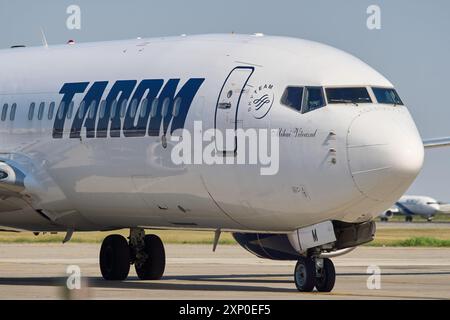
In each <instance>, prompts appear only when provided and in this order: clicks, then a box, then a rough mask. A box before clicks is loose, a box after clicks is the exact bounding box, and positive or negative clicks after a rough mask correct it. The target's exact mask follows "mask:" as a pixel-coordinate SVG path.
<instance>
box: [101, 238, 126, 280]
mask: <svg viewBox="0 0 450 320" xmlns="http://www.w3.org/2000/svg"><path fill="white" fill-rule="evenodd" d="M100 270H101V272H102V276H103V278H104V279H105V280H125V279H126V278H127V277H128V273H129V272H130V247H129V245H128V242H127V240H126V239H125V238H124V237H122V236H121V235H117V234H115V235H110V236H107V237H106V238H105V240H103V243H102V247H101V249H100Z"/></svg>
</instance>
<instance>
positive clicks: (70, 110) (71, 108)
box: [67, 101, 75, 119]
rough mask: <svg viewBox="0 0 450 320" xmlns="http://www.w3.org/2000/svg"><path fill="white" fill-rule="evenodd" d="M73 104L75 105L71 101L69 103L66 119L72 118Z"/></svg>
mask: <svg viewBox="0 0 450 320" xmlns="http://www.w3.org/2000/svg"><path fill="white" fill-rule="evenodd" d="M74 105H75V102H73V101H71V102H70V103H69V110H67V119H72V115H73V106H74Z"/></svg>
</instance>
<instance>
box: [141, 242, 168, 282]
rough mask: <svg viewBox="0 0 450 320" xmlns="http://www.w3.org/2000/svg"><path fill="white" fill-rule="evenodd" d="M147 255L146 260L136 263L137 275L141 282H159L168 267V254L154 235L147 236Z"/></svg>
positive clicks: (145, 249)
mask: <svg viewBox="0 0 450 320" xmlns="http://www.w3.org/2000/svg"><path fill="white" fill-rule="evenodd" d="M144 242H145V248H144V251H145V254H146V259H145V260H144V261H141V262H137V263H135V265H134V267H135V269H136V273H137V275H138V277H139V279H141V280H159V279H161V278H162V276H163V274H164V269H165V267H166V253H165V250H164V245H163V243H162V241H161V239H160V238H159V237H158V236H156V235H153V234H149V235H146V236H145V238H144Z"/></svg>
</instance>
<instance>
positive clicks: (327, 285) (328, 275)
mask: <svg viewBox="0 0 450 320" xmlns="http://www.w3.org/2000/svg"><path fill="white" fill-rule="evenodd" d="M335 280H336V271H335V269H334V265H333V262H332V261H331V260H330V259H328V258H316V257H301V258H300V259H299V260H298V261H297V265H296V266H295V270H294V281H295V285H296V286H297V290H298V291H300V292H311V291H313V290H314V287H316V289H317V291H319V292H330V291H331V290H333V287H334V283H335Z"/></svg>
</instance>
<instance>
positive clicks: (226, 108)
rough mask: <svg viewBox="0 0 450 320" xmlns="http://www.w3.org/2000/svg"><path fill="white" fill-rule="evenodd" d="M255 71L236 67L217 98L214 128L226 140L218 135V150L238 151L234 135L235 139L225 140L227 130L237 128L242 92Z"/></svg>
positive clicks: (250, 68)
mask: <svg viewBox="0 0 450 320" xmlns="http://www.w3.org/2000/svg"><path fill="white" fill-rule="evenodd" d="M253 72H254V68H253V67H243V66H242V67H236V68H234V69H233V70H232V71H231V72H230V74H229V75H228V77H227V78H226V80H225V82H224V84H223V86H222V90H221V91H220V94H219V98H218V99H217V105H216V113H215V120H214V128H215V129H216V130H218V131H220V132H221V133H222V136H223V137H224V140H223V141H222V140H221V139H217V137H216V150H217V151H218V152H223V153H224V154H225V153H229V152H236V150H237V141H236V140H237V139H236V134H235V135H234V141H225V136H226V130H227V129H229V130H230V129H231V130H234V131H236V129H237V115H238V109H239V103H240V101H241V96H242V93H243V92H244V89H245V86H246V85H247V82H248V80H249V79H250V77H251V75H252V74H253Z"/></svg>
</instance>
